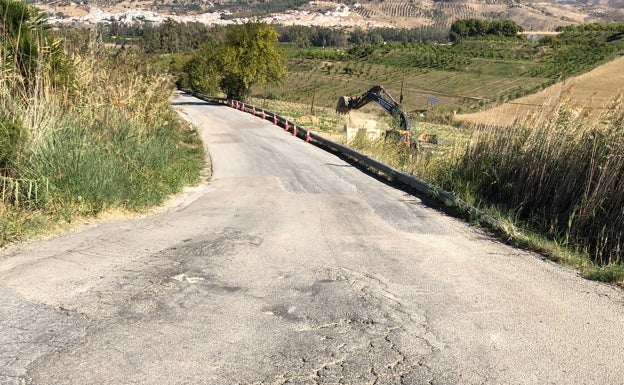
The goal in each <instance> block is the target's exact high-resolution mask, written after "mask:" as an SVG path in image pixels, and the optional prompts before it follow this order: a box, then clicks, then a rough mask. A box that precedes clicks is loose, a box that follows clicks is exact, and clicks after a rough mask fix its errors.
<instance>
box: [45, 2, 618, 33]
mask: <svg viewBox="0 0 624 385" xmlns="http://www.w3.org/2000/svg"><path fill="white" fill-rule="evenodd" d="M590 3H591V2H588V3H582V2H574V3H565V4H564V3H561V2H557V1H553V0H551V1H544V2H539V3H534V2H521V1H514V0H482V1H472V0H459V1H458V0H449V1H436V0H363V1H360V2H354V1H353V0H343V1H322V0H321V1H309V2H308V1H306V0H265V1H255V2H254V1H242V0H218V1H208V0H138V1H134V0H123V1H120V0H106V1H91V2H89V1H84V2H81V3H80V4H78V5H77V4H76V3H74V2H71V1H69V0H60V1H58V0H41V1H38V2H36V3H35V5H37V6H39V7H41V8H43V9H44V10H45V11H47V12H49V13H51V14H62V15H66V16H84V15H85V14H86V13H88V12H89V11H93V10H94V9H101V10H103V11H106V12H113V13H114V12H121V11H124V10H125V11H128V10H132V9H136V8H141V9H144V10H148V11H154V12H158V13H160V14H168V15H178V16H181V15H190V14H199V13H205V12H225V13H227V14H228V16H227V18H234V17H237V16H241V17H249V16H266V15H269V14H271V15H277V14H280V13H285V12H286V11H288V10H293V9H298V10H301V11H303V12H305V15H304V16H303V17H302V18H301V19H297V18H296V17H295V18H292V19H289V22H292V23H295V24H297V23H298V22H299V20H306V17H305V16H310V15H312V16H313V15H319V16H329V17H317V18H314V17H313V18H312V19H313V21H314V22H316V23H318V24H321V25H327V26H344V25H346V24H345V23H342V22H341V20H342V19H344V18H345V17H352V18H353V17H356V18H359V19H360V20H359V22H358V23H348V25H360V26H362V27H366V26H369V25H386V26H395V27H408V28H411V27H419V26H430V27H435V28H442V29H447V28H449V27H450V25H451V23H452V22H453V21H455V20H457V19H465V18H486V19H512V20H514V21H516V22H517V23H518V24H520V25H522V26H523V27H524V28H525V29H527V30H540V31H549V30H553V29H554V28H555V27H557V26H561V25H568V24H579V23H588V22H597V21H601V22H610V21H624V1H623V0H610V1H608V0H596V1H594V2H593V5H590ZM337 11H339V12H337ZM289 16H292V13H290V14H289ZM308 18H309V17H308ZM276 20H280V17H277V18H276ZM306 24H309V23H306Z"/></svg>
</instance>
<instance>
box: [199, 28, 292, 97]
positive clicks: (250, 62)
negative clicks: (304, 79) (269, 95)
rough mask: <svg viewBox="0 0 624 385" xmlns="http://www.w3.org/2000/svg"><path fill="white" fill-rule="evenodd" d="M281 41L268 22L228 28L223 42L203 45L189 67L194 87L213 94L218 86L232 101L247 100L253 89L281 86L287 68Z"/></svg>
mask: <svg viewBox="0 0 624 385" xmlns="http://www.w3.org/2000/svg"><path fill="white" fill-rule="evenodd" d="M277 42H278V34H277V31H276V30H275V28H273V27H272V26H270V25H268V24H266V23H262V22H257V21H249V22H247V23H245V24H235V25H230V26H228V27H227V29H226V35H225V39H224V40H223V42H222V43H220V42H218V41H216V40H214V41H211V42H209V43H206V44H204V45H202V47H201V48H200V50H199V51H198V52H197V54H196V55H195V56H194V58H193V60H191V62H190V63H189V65H188V66H187V69H188V71H187V73H188V74H189V78H190V79H191V86H192V87H193V88H194V89H196V90H198V91H199V90H200V89H199V88H198V86H201V87H202V89H203V90H204V91H209V90H214V89H215V88H216V85H217V83H218V86H219V87H220V88H221V90H222V91H223V92H224V93H225V94H226V95H227V97H228V98H231V99H239V100H244V99H245V98H247V97H248V96H249V94H250V93H251V87H252V86H254V85H256V84H257V85H264V84H267V83H277V82H279V80H280V79H282V78H283V77H284V74H285V73H286V65H285V62H284V57H283V54H282V52H281V51H280V50H279V49H278V47H277ZM200 77H201V78H200ZM217 80H218V81H217Z"/></svg>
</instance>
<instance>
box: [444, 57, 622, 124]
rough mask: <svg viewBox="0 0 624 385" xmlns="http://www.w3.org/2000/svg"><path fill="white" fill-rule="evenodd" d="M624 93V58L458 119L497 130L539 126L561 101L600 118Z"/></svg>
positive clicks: (459, 116) (578, 110) (590, 115)
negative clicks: (520, 126)
mask: <svg viewBox="0 0 624 385" xmlns="http://www.w3.org/2000/svg"><path fill="white" fill-rule="evenodd" d="M622 92H624V57H622V58H618V59H616V60H614V61H612V62H610V63H607V64H605V65H602V66H600V67H598V68H596V69H594V70H592V71H590V72H587V73H585V74H582V75H580V76H577V77H574V78H570V79H568V80H566V81H564V82H560V83H557V84H554V85H552V86H550V87H548V88H546V89H544V90H543V91H540V92H538V93H535V94H532V95H529V96H525V97H522V98H519V99H516V100H514V101H512V102H510V103H505V104H502V105H500V106H497V107H494V108H492V109H490V110H486V111H482V112H477V113H474V114H465V115H456V116H455V120H457V121H462V122H469V123H473V124H482V125H488V126H498V127H509V126H512V125H514V124H516V123H518V122H520V123H523V124H539V119H540V118H543V117H544V116H547V114H544V112H545V111H549V110H551V111H552V110H555V109H557V108H558V106H559V105H560V103H561V101H562V100H565V101H566V103H568V104H569V107H570V108H572V109H574V110H576V111H577V112H578V113H583V114H585V115H586V116H588V117H594V118H597V117H599V116H600V114H602V113H604V112H605V111H607V110H608V109H609V108H612V107H611V103H612V102H613V101H614V99H616V98H617V97H618V95H620V94H621V93H622Z"/></svg>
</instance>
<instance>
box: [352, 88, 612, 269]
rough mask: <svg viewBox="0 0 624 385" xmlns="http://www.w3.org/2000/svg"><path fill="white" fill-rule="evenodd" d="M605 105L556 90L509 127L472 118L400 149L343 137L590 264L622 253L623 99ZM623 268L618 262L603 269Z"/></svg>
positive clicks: (605, 261) (607, 262)
mask: <svg viewBox="0 0 624 385" xmlns="http://www.w3.org/2000/svg"><path fill="white" fill-rule="evenodd" d="M605 111H606V112H605V113H602V114H601V115H600V116H597V115H598V114H597V113H596V112H595V111H589V110H584V109H582V108H578V107H574V106H573V105H572V104H571V103H569V102H568V101H566V99H565V95H563V96H562V98H561V99H560V100H559V103H555V107H546V108H543V109H542V110H541V111H539V112H538V113H536V114H534V115H533V116H531V117H530V118H527V119H522V120H519V121H517V122H516V124H514V125H513V126H511V127H496V126H485V125H480V126H476V127H474V128H473V133H472V135H471V137H470V140H469V141H458V142H457V144H456V145H455V146H453V147H451V148H448V147H446V148H445V147H444V146H438V148H434V149H432V148H419V149H418V150H416V151H414V150H409V149H407V148H405V147H401V146H397V145H396V144H395V143H389V142H385V141H383V140H378V141H373V142H371V141H369V140H367V139H366V138H365V137H357V138H356V139H355V140H354V141H353V143H351V145H352V146H353V147H355V148H357V149H359V150H361V151H364V152H366V153H368V154H370V155H372V156H374V157H376V158H378V159H380V160H383V161H385V162H387V163H389V164H391V165H393V166H395V167H397V168H400V169H402V170H404V171H406V172H410V173H412V174H414V175H417V176H419V177H422V178H424V179H426V180H429V181H431V182H433V183H435V184H437V185H439V186H441V187H443V188H445V189H447V190H450V191H454V192H455V193H457V194H458V195H459V196H461V197H462V198H463V199H465V200H467V201H469V202H471V203H473V204H475V205H477V206H479V207H481V208H486V209H487V208H488V207H489V208H494V209H495V210H497V211H501V210H502V211H503V212H507V213H508V216H509V217H512V218H515V220H516V221H517V224H519V225H521V226H523V227H525V228H526V229H528V230H530V231H532V232H536V233H539V234H543V236H546V237H547V238H550V239H551V240H553V241H554V242H556V243H557V244H558V245H560V246H565V247H567V248H568V249H569V250H570V251H571V252H573V253H580V254H585V255H587V256H589V259H590V260H591V262H592V263H594V264H595V265H596V266H620V265H622V264H623V263H624V104H623V103H622V100H621V98H616V99H615V100H614V101H613V102H612V103H611V104H610V105H609V106H606V108H605ZM616 270H617V271H620V272H621V273H622V274H619V273H618V274H619V275H618V274H615V276H617V277H619V278H618V279H620V278H622V277H624V269H619V270H618V269H615V270H613V269H610V270H608V271H606V270H605V271H604V272H600V271H599V270H594V272H593V273H591V274H594V273H596V274H597V277H603V278H604V277H607V278H604V279H606V280H610V279H611V278H608V277H610V274H611V275H613V274H614V271H616Z"/></svg>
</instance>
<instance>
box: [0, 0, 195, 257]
mask: <svg viewBox="0 0 624 385" xmlns="http://www.w3.org/2000/svg"><path fill="white" fill-rule="evenodd" d="M15 2H16V1H14V0H0V11H1V10H2V9H4V8H3V6H4V7H5V8H6V7H7V5H6V4H9V6H10V7H12V6H14V4H13V3H15ZM18 3H19V2H18ZM29 9H30V8H29ZM29 12H30V11H29ZM32 15H34V16H33V17H35V18H37V17H38V16H37V13H36V12H34V13H33V14H32ZM5 17H8V16H6V15H5ZM22 22H23V25H24V28H29V29H30V30H31V31H36V33H37V34H40V35H41V36H46V40H37V41H38V42H39V44H37V45H35V46H34V47H35V48H34V49H36V52H37V53H38V54H37V55H35V56H34V58H35V59H36V60H35V61H34V65H33V66H32V67H29V69H28V71H26V72H24V71H17V70H16V69H15V68H13V67H12V65H11V63H12V62H11V61H10V60H9V59H11V60H13V57H14V52H17V51H16V50H15V49H14V48H11V47H15V46H16V44H17V43H15V42H13V41H11V39H12V35H10V34H0V35H2V36H1V37H2V41H0V48H1V47H4V48H2V55H0V58H1V59H2V64H4V66H3V67H2V68H3V69H2V70H0V108H1V109H2V114H0V118H2V117H6V116H10V122H11V124H13V123H14V124H15V126H16V127H21V128H23V130H24V131H25V134H24V135H21V136H19V138H18V136H15V135H13V136H9V135H5V136H4V138H5V139H6V140H7V141H9V142H10V144H11V145H12V146H13V148H14V149H15V151H11V152H10V153H9V152H7V154H9V155H7V156H5V157H4V158H3V159H0V198H1V200H0V222H2V223H3V224H2V226H0V245H2V244H3V243H4V242H8V241H11V240H14V239H19V238H20V237H21V236H22V235H24V234H26V233H28V232H29V231H30V230H29V221H30V218H37V220H36V221H37V222H38V223H39V222H42V220H41V217H42V215H43V216H44V217H47V218H48V222H52V223H53V222H54V221H56V220H71V219H72V218H73V217H74V216H75V215H92V214H97V213H98V212H100V211H101V210H105V209H107V208H114V207H123V208H126V209H130V210H142V209H145V208H147V207H150V206H153V205H157V204H159V203H161V202H162V201H163V200H164V199H165V198H166V197H167V196H168V195H170V194H172V193H174V192H176V191H178V190H179V189H180V188H181V187H182V186H183V185H185V184H189V183H194V182H195V181H197V180H198V178H199V173H200V171H201V169H202V168H203V146H202V145H201V142H200V140H199V137H198V135H197V133H196V132H195V131H194V130H192V129H190V128H188V127H183V126H182V125H181V123H180V121H179V119H178V117H177V114H176V113H175V112H174V111H173V110H172V108H171V106H170V99H171V95H172V92H173V91H174V89H175V87H174V83H173V79H171V78H170V77H168V76H167V75H166V74H164V73H162V72H161V71H159V70H157V69H156V68H155V67H154V66H152V65H151V64H150V62H149V61H148V60H147V59H146V58H145V57H142V56H140V55H138V54H136V53H134V52H132V50H125V49H120V48H105V47H104V45H103V44H101V41H99V40H98V36H97V34H95V35H91V36H89V35H86V38H84V39H83V40H73V41H71V42H69V41H68V42H64V43H65V44H66V48H65V49H62V47H63V45H61V41H60V40H55V39H53V38H52V36H51V35H50V34H49V32H46V31H45V30H43V29H42V30H39V29H38V28H40V25H39V24H36V23H35V24H33V23H30V22H29V20H22ZM33 25H34V26H33ZM37 34H35V35H34V36H35V39H37V37H36V36H39V35H37ZM83 37H85V36H83ZM69 43H71V44H69ZM52 45H53V46H54V47H59V49H61V51H56V54H55V55H57V56H58V57H55V58H54V60H51V59H50V58H49V57H48V56H46V55H47V54H46V52H49V49H48V48H46V47H49V46H52ZM7 47H9V48H10V49H8V48H7ZM13 62H14V61H13ZM5 121H8V119H0V126H2V125H3V122H5ZM5 126H7V127H8V125H5ZM2 138H3V137H2V135H0V139H2ZM16 138H18V139H19V140H18V139H16Z"/></svg>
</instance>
